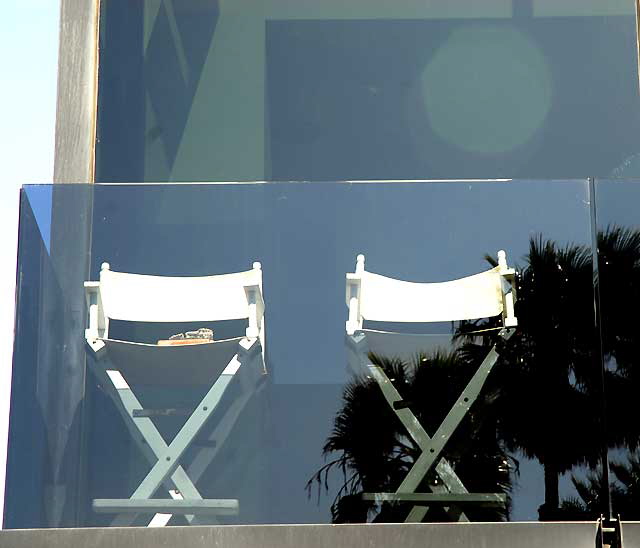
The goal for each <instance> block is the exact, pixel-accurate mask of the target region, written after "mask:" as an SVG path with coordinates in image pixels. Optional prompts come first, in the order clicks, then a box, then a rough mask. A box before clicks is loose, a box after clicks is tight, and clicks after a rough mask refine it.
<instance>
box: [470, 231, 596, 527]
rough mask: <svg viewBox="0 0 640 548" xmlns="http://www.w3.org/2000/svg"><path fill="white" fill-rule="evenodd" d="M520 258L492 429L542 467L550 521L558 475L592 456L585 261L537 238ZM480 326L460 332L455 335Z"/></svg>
mask: <svg viewBox="0 0 640 548" xmlns="http://www.w3.org/2000/svg"><path fill="white" fill-rule="evenodd" d="M525 260H526V262H527V264H526V266H525V267H524V268H523V269H522V270H521V271H520V275H519V278H518V284H517V285H518V287H517V289H518V303H517V309H516V315H517V317H518V323H519V326H518V330H517V331H516V334H515V335H514V337H512V339H511V341H510V344H509V347H508V348H507V349H505V350H506V351H505V352H504V354H503V356H502V357H503V359H502V360H501V362H500V364H499V369H498V370H497V371H496V376H495V377H494V378H496V379H499V381H500V382H501V384H502V387H503V389H502V391H501V397H500V401H499V407H500V419H499V423H498V430H499V436H500V439H502V440H503V441H504V443H505V445H506V447H507V448H508V449H509V450H512V451H514V450H520V451H522V452H523V453H524V454H525V455H526V456H527V457H529V458H535V459H537V460H538V461H539V462H540V463H541V464H542V465H543V467H544V484H545V500H544V504H543V506H542V507H541V508H540V517H541V519H553V518H554V517H555V515H556V512H557V509H558V507H559V490H558V479H559V475H560V474H561V473H564V472H566V471H568V470H570V469H571V468H572V467H573V466H574V465H576V464H584V463H595V462H596V460H597V458H598V456H599V453H598V449H599V448H598V446H597V445H593V444H591V443H589V442H590V440H591V439H593V436H592V433H593V432H594V428H595V424H594V422H595V413H594V411H595V410H594V409H593V407H594V406H593V405H592V401H591V399H590V394H591V388H592V384H593V382H594V380H593V379H594V375H593V364H594V360H593V353H592V352H591V348H592V341H593V334H594V316H593V300H592V298H591V296H592V295H593V285H592V280H593V272H592V262H591V255H590V252H589V250H588V249H587V248H586V247H583V246H575V245H574V246H567V247H565V248H559V247H557V246H556V245H555V244H554V243H553V242H549V241H544V240H542V238H538V239H535V240H532V241H531V242H530V246H529V253H528V254H527V256H526V258H525ZM486 324H487V322H486V321H481V322H474V324H473V325H472V326H469V325H467V326H462V329H461V333H465V332H466V331H468V330H469V329H473V330H476V329H478V328H480V329H482V328H484V327H486ZM484 344H485V345H486V344H487V342H484ZM595 378H596V379H597V378H598V377H597V376H595Z"/></svg>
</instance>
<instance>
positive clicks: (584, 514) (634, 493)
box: [561, 451, 640, 521]
mask: <svg viewBox="0 0 640 548" xmlns="http://www.w3.org/2000/svg"><path fill="white" fill-rule="evenodd" d="M610 468H611V472H612V473H613V474H612V475H613V477H614V478H615V481H614V482H612V483H611V485H610V486H607V485H605V484H604V480H603V477H602V474H601V473H589V474H587V475H586V477H585V478H582V479H579V478H577V477H576V476H572V477H571V482H572V483H573V486H574V487H575V490H576V493H578V496H577V497H572V498H567V499H565V500H563V501H562V506H561V508H562V510H563V517H564V518H565V519H568V520H594V519H597V518H598V517H600V515H601V514H602V508H603V507H604V505H605V503H604V502H603V501H602V493H603V492H604V490H605V489H607V488H608V489H609V490H610V492H611V499H612V505H613V507H614V508H615V512H616V514H619V515H620V516H621V518H622V519H623V520H626V521H637V520H638V519H640V454H638V452H637V451H636V452H634V453H632V454H631V455H629V457H628V458H627V462H612V463H611V464H610Z"/></svg>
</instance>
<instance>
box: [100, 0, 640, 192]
mask: <svg viewBox="0 0 640 548" xmlns="http://www.w3.org/2000/svg"><path fill="white" fill-rule="evenodd" d="M635 20H636V19H635V4H634V2H633V0H616V1H610V2H586V3H585V2H574V1H569V0H562V1H556V2H550V1H547V0H513V1H510V0H509V1H507V0H494V1H490V2H475V1H466V2H446V1H444V0H442V1H440V0H437V1H433V2H415V1H413V0H402V1H396V2H393V4H391V3H389V2H387V1H386V0H369V1H366V2H365V1H359V0H349V1H347V2H344V1H343V2H338V1H333V0H330V1H322V2H311V1H308V2H288V1H285V0H268V1H265V2H253V1H243V2H222V1H218V0H207V1H204V0H181V1H180V2H177V1H168V0H167V1H160V0H145V1H139V2H130V1H128V0H105V1H104V2H102V16H101V44H100V45H101V54H100V104H99V111H98V122H99V124H98V125H99V127H98V130H99V131H98V134H99V138H98V143H97V153H98V154H97V157H98V162H97V171H96V180H97V181H99V182H106V181H120V182H135V181H157V182H160V181H212V180H217V181H238V180H241V181H242V180H245V181H246V180H344V179H377V180H379V179H434V178H447V179H452V178H459V177H462V178H496V177H527V178H532V177H535V178H554V177H578V176H595V175H600V176H606V175H610V174H615V175H616V176H620V175H624V176H628V175H630V174H631V175H633V174H634V173H637V172H638V160H637V154H638V147H637V139H636V135H637V134H638V130H639V129H640V118H639V112H640V110H639V108H638V107H639V106H640V103H639V100H638V78H637V55H636V51H637V46H636V32H635ZM602 135H607V139H605V140H603V139H602V138H601V136H602Z"/></svg>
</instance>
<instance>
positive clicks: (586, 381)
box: [308, 226, 640, 521]
mask: <svg viewBox="0 0 640 548" xmlns="http://www.w3.org/2000/svg"><path fill="white" fill-rule="evenodd" d="M597 245H598V257H599V260H598V276H599V277H598V278H597V279H596V281H597V282H598V285H597V286H598V288H599V294H600V300H599V302H600V305H601V308H600V314H601V325H602V339H601V340H602V351H603V353H604V356H605V358H606V359H607V360H608V362H609V366H608V368H607V370H606V371H605V374H604V379H605V387H606V388H607V391H606V395H607V398H606V400H607V401H606V406H607V408H608V416H609V422H608V425H607V426H608V428H607V436H608V437H607V443H608V445H609V447H620V446H623V447H628V448H632V449H635V448H637V447H638V446H639V445H640V428H639V427H638V425H637V424H635V423H634V422H633V417H631V416H630V414H629V412H628V402H629V401H630V400H631V398H633V397H635V394H637V391H638V390H639V389H640V367H634V365H635V361H636V354H637V347H638V340H639V339H638V337H639V334H638V331H637V327H636V326H637V318H636V315H637V310H638V309H640V231H634V230H628V229H622V228H619V227H615V226H614V227H609V228H607V229H606V230H604V231H601V232H599V233H598V235H597ZM524 259H525V266H524V268H522V269H521V270H520V272H519V276H518V280H517V282H518V283H517V286H518V287H517V289H518V302H517V303H516V307H517V308H516V316H517V317H518V321H519V326H518V329H517V331H516V333H515V335H514V336H513V337H512V338H511V339H510V341H509V344H508V345H507V346H506V347H505V348H504V349H503V351H502V352H501V359H500V360H499V362H498V363H497V364H496V367H495V371H494V372H493V373H492V375H491V376H490V377H489V379H488V381H487V384H486V385H485V389H484V391H483V394H484V395H483V397H482V399H480V400H478V401H477V402H476V404H475V405H474V407H473V408H472V414H471V416H470V417H467V424H466V427H465V428H467V429H469V428H471V431H467V432H466V436H467V439H466V440H462V442H461V440H460V439H459V438H456V439H455V440H454V439H452V440H451V443H450V444H449V445H448V446H447V448H446V454H445V456H446V457H447V459H450V460H451V461H452V462H455V463H456V472H457V473H458V472H459V475H460V477H461V479H462V480H463V482H464V483H465V484H466V483H467V482H469V488H470V490H475V491H483V490H484V491H487V490H488V491H499V489H496V486H497V485H500V486H502V488H503V489H508V479H507V478H500V477H495V474H496V470H498V467H496V460H497V461H500V462H501V459H502V460H504V461H506V460H507V459H505V458H504V455H505V450H506V451H521V452H522V453H524V454H525V455H526V456H527V457H529V458H534V459H537V460H538V461H539V462H540V463H541V464H542V466H543V468H544V485H545V499H544V504H543V505H542V506H541V507H540V518H541V519H557V518H561V519H570V518H571V516H573V515H577V514H576V512H578V510H579V508H580V505H583V506H584V507H585V508H587V509H588V511H590V512H591V511H593V512H596V514H598V515H599V514H600V513H602V512H604V511H605V510H606V505H605V504H604V503H603V497H602V494H603V493H605V491H604V490H605V489H606V486H604V485H602V482H601V481H599V480H597V476H595V475H594V476H592V477H591V480H589V478H587V480H586V481H587V482H589V481H590V483H584V482H583V483H581V482H580V481H579V480H575V481H574V486H575V488H576V490H577V492H578V493H579V494H580V495H581V496H583V498H582V501H581V502H580V500H579V499H576V500H577V501H578V502H576V501H574V503H575V504H574V506H573V507H572V506H571V505H572V504H573V503H572V502H571V501H567V500H565V501H563V502H562V505H561V504H560V497H559V476H560V474H563V473H565V472H568V471H570V470H571V469H572V468H573V467H574V466H577V465H585V464H586V465H590V466H592V467H593V466H596V465H597V464H599V460H600V457H601V455H602V446H601V440H600V439H599V438H600V433H601V432H602V429H601V428H602V424H601V423H600V417H601V412H602V406H601V405H600V401H601V399H602V390H603V386H602V370H601V368H600V365H601V364H600V362H599V359H598V358H599V356H598V355H597V352H596V350H597V344H596V342H597V338H596V335H597V332H596V328H595V326H596V324H595V318H594V310H593V295H594V293H593V291H594V283H593V282H594V276H593V263H592V255H591V250H590V249H589V248H588V247H587V246H582V245H568V246H565V247H559V246H558V245H557V244H555V243H554V242H551V241H548V240H544V239H542V238H537V239H532V240H531V242H530V246H529V252H528V254H527V255H526V256H525V258H524ZM488 260H489V261H490V262H492V260H491V259H489V258H488ZM494 266H495V265H494ZM496 326H497V323H496V320H479V321H474V322H466V323H463V324H461V325H460V327H459V329H458V337H459V338H460V339H461V340H463V341H465V344H463V345H462V347H461V348H460V349H459V350H458V351H457V352H456V353H455V354H453V355H438V356H435V357H434V358H433V359H432V360H431V362H430V363H431V364H432V365H431V366H430V367H422V366H420V367H417V365H416V364H413V369H411V368H409V367H408V366H407V365H406V364H402V363H401V362H399V361H395V362H394V361H389V360H386V361H385V360H382V359H381V358H378V362H385V365H384V367H385V368H386V369H387V370H388V371H387V374H388V375H389V376H390V377H391V378H395V379H396V380H395V384H396V385H397V388H398V390H399V391H400V392H401V394H402V395H403V397H405V399H407V400H409V401H412V402H414V404H413V406H412V410H414V412H415V413H416V415H419V419H420V421H421V422H422V423H423V424H424V425H425V428H426V429H427V430H428V431H431V432H433V431H435V428H437V426H438V424H439V420H440V419H441V418H442V414H443V413H446V411H447V410H448V409H449V408H450V405H451V401H452V399H451V398H455V395H457V394H458V393H459V390H460V383H461V382H463V381H462V380H461V379H462V378H463V377H464V374H462V373H463V372H464V373H465V374H467V373H468V372H467V371H466V370H467V368H469V371H470V370H471V369H472V368H473V366H474V365H477V364H478V363H479V360H481V359H482V357H484V355H486V352H487V351H488V349H489V348H490V347H491V345H492V344H493V343H494V340H493V337H494V333H492V332H490V331H489V332H486V333H483V334H482V335H481V336H479V335H478V334H477V333H474V332H477V331H481V330H486V329H488V328H492V327H496ZM372 358H375V357H372ZM424 358H427V357H426V356H423V357H422V358H421V359H424ZM611 364H613V366H612V365H611ZM614 366H615V367H614ZM448 375H451V379H456V380H455V381H453V382H452V380H451V379H449V378H448V377H447V376H448ZM466 378H468V377H466ZM434 387H437V388H436V389H435V390H434ZM449 388H450V389H451V390H452V391H453V394H455V395H452V394H450V393H449ZM425 395H428V397H425ZM358 400H361V401H358ZM414 407H415V409H414ZM480 418H482V421H481V420H480ZM335 424H336V427H335V429H334V432H333V433H332V435H331V437H330V438H329V440H328V441H327V444H326V445H325V448H324V451H325V454H329V453H331V452H333V451H337V452H341V453H342V455H341V457H340V458H338V459H337V460H336V461H333V462H331V463H329V464H328V465H326V466H325V467H324V468H323V469H321V470H320V471H319V472H318V473H317V474H316V475H315V476H314V478H312V480H318V481H326V476H327V474H328V473H329V471H330V470H331V468H333V467H335V466H339V467H342V469H343V471H344V473H345V484H344V486H343V488H342V490H341V491H340V493H338V496H337V497H336V500H335V501H334V504H333V507H332V509H333V510H334V520H341V519H345V516H346V515H347V514H348V515H350V516H354V515H355V513H356V512H354V511H353V509H354V508H356V507H357V508H358V511H359V512H360V518H362V516H365V517H366V513H367V512H373V511H374V507H373V506H366V505H365V504H364V503H363V502H362V501H361V499H360V497H359V496H357V495H358V493H360V492H363V491H365V492H381V491H391V490H393V489H394V488H395V487H397V485H398V483H399V482H400V480H401V479H402V477H403V476H404V474H405V473H406V470H407V468H408V467H409V466H410V463H411V462H413V459H415V455H416V454H417V449H416V448H415V446H414V445H413V443H412V442H411V440H410V438H409V437H408V436H407V435H406V432H404V431H403V429H402V426H401V425H400V423H399V421H397V420H396V418H395V417H394V416H393V414H392V413H391V412H390V411H389V410H388V408H387V407H386V406H385V405H384V399H383V397H382V394H380V391H379V389H378V388H377V386H376V385H375V384H374V383H373V382H368V381H366V380H359V381H356V382H354V383H353V384H352V385H350V386H349V387H348V388H347V390H346V392H345V396H344V407H343V408H342V410H341V411H340V412H339V413H338V416H337V417H336V423H335ZM372 425H373V426H372ZM474 428H475V430H474ZM472 438H473V441H472ZM454 442H455V443H454ZM456 443H460V445H458V446H456ZM483 444H484V446H483ZM476 447H480V450H479V451H478V452H477V453H475V454H476V455H480V454H482V453H481V452H482V451H486V453H484V454H485V455H489V456H488V457H487V458H488V462H491V463H492V466H493V474H494V477H493V478H492V479H491V482H493V483H491V482H489V483H491V485H490V486H488V487H487V485H485V486H484V487H481V486H478V487H476V486H474V485H473V481H474V479H473V478H472V477H469V478H467V476H466V474H465V472H464V471H463V470H464V466H463V465H462V460H461V459H463V458H464V455H463V454H464V453H465V451H468V453H470V451H469V449H471V448H476ZM634 458H635V457H634ZM456 459H458V460H456ZM634 462H635V461H633V460H632V461H630V463H631V466H632V469H633V470H636V469H640V464H634ZM473 465H474V463H468V464H465V466H470V467H471V468H469V469H472V468H473ZM616 466H617V465H615V464H612V466H611V467H612V470H613V471H614V473H615V474H616V477H618V479H619V480H620V482H622V483H623V484H624V480H622V477H625V476H624V473H625V472H624V470H623V469H622V468H620V467H619V466H618V467H617V468H616ZM483 469H484V472H479V474H480V475H482V474H483V473H489V472H490V469H491V466H489V465H488V464H487V465H485V468H483ZM634 473H635V471H634ZM349 474H351V475H349ZM629 474H631V472H629ZM463 476H464V477H463ZM429 481H434V478H430V480H429ZM311 483H312V482H311V481H310V482H309V484H308V486H310V485H311ZM625 485H626V484H625ZM590 489H591V490H592V491H593V490H596V491H598V490H599V491H598V492H599V493H600V495H599V496H595V495H593V494H591V495H588V492H589V490H590ZM633 489H634V490H633V493H634V495H633V496H634V497H637V496H638V495H637V494H635V493H637V490H638V489H637V487H634V488H633ZM627 491H628V492H631V491H630V488H629V489H627ZM627 491H625V492H627ZM585 497H586V498H585ZM617 497H618V492H617V491H616V488H615V487H614V488H613V491H612V498H613V500H614V503H615V500H616V499H617ZM586 499H588V500H589V502H588V501H587V500H586ZM633 500H635V499H633ZM620 504H622V502H621V503H620ZM347 505H349V510H348V511H347V510H346V508H347ZM585 505H586V506H585ZM343 509H344V510H345V511H344V512H342V510H343ZM583 510H584V508H583ZM385 513H386V514H387V515H388V516H389V517H391V510H390V509H387V508H384V507H383V508H381V510H380V512H379V514H378V515H377V519H379V520H384V519H386V515H385ZM594 515H595V514H594ZM630 515H633V514H630ZM436 517H437V516H436V514H435V513H434V512H432V513H431V514H428V516H427V519H431V518H434V519H435V518H436ZM474 517H475V516H474ZM360 518H358V520H360V521H362V520H363V519H360Z"/></svg>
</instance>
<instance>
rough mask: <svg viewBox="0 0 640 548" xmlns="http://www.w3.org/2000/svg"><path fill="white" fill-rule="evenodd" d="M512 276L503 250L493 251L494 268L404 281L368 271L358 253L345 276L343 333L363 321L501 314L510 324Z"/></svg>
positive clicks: (420, 320) (436, 319)
mask: <svg viewBox="0 0 640 548" xmlns="http://www.w3.org/2000/svg"><path fill="white" fill-rule="evenodd" d="M514 274H515V272H514V270H513V269H512V268H508V267H507V262H506V254H505V252H504V251H500V252H499V253H498V266H496V267H495V268H492V269H490V270H487V271H485V272H481V273H479V274H475V275H473V276H467V277H466V278H460V279H458V280H452V281H447V282H440V283H415V282H406V281H403V280H396V279H394V278H388V277H386V276H381V275H380V274H374V273H373V272H367V271H366V270H365V269H364V255H358V258H357V260H356V271H355V272H354V273H348V274H347V291H346V302H347V306H348V307H349V320H348V321H347V325H346V327H347V334H349V335H352V334H353V333H354V332H355V331H356V330H359V329H362V323H363V320H372V321H385V322H415V323H423V322H424V323H427V322H449V321H459V320H475V319H479V318H490V317H493V316H497V315H502V317H503V321H504V326H505V327H514V326H516V325H517V320H516V318H515V316H514V311H513V302H514V296H513V290H512V286H511V282H512V281H513V276H514Z"/></svg>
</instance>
